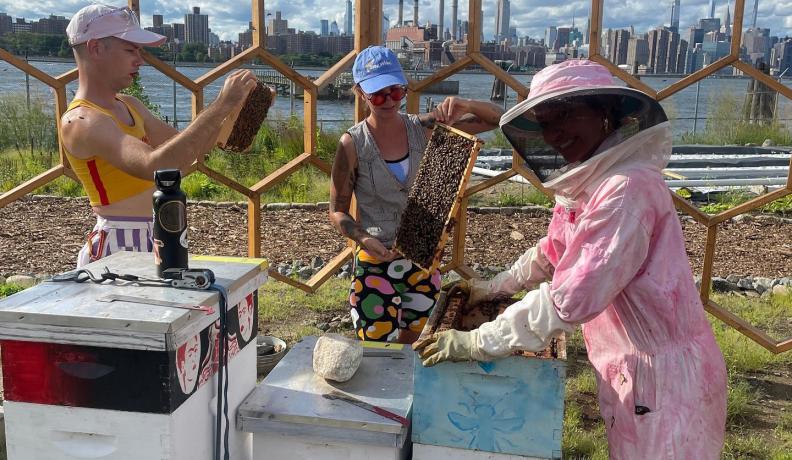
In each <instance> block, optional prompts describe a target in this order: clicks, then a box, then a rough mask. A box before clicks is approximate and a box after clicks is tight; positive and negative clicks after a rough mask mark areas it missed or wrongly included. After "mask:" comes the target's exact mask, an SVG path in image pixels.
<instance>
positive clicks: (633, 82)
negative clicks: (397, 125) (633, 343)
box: [0, 0, 792, 353]
mask: <svg viewBox="0 0 792 460" xmlns="http://www.w3.org/2000/svg"><path fill="white" fill-rule="evenodd" d="M128 3H129V7H130V8H132V9H133V10H135V11H137V12H138V13H139V12H140V4H139V0H128ZM355 8H356V11H357V12H358V14H356V15H355V46H354V50H353V51H352V52H350V53H349V54H348V55H347V56H345V57H344V58H343V59H341V60H340V61H339V62H337V63H336V64H335V65H333V66H332V67H331V68H330V69H328V70H327V71H326V72H325V73H324V74H323V75H321V76H320V77H319V78H317V79H316V80H315V81H311V80H309V79H308V78H306V77H304V76H303V75H301V74H299V73H298V72H296V71H295V70H294V69H292V68H291V67H289V66H288V65H286V64H284V63H283V62H282V61H280V60H279V59H278V58H277V57H276V56H273V55H272V54H270V53H269V52H267V51H266V47H265V46H264V40H265V37H264V35H263V34H262V31H263V30H264V1H263V0H252V17H253V21H252V22H253V46H252V47H250V48H248V49H247V50H245V51H244V52H243V53H241V54H239V55H237V56H235V57H234V58H232V59H231V60H229V61H228V62H225V63H223V64H222V65H220V66H218V67H216V68H214V69H211V70H210V71H209V72H207V73H206V74H204V75H203V76H201V77H199V78H198V79H196V80H191V79H189V78H187V77H186V76H184V75H183V74H181V73H180V72H178V71H177V70H176V69H175V68H173V67H171V66H169V65H168V64H166V63H164V62H162V61H161V60H159V59H157V58H156V57H154V56H152V55H150V54H147V53H145V52H144V53H143V57H144V59H145V61H146V62H147V63H148V64H150V65H151V66H152V67H154V68H156V69H157V70H159V71H160V72H162V73H163V74H165V75H166V76H167V77H168V78H170V79H172V80H175V81H176V82H177V83H179V84H180V85H182V86H183V87H185V88H187V89H188V90H189V91H190V92H191V93H192V115H193V118H194V117H195V116H196V115H197V114H198V113H199V112H200V111H201V110H202V109H203V106H204V89H205V88H206V86H207V85H208V84H209V83H211V82H213V81H215V80H216V79H218V78H220V77H221V76H223V75H225V74H226V73H228V72H230V71H232V70H234V69H235V68H237V67H239V66H240V65H242V64H243V63H245V62H247V61H250V60H252V59H260V60H261V61H263V62H266V63H267V64H269V65H270V66H272V67H273V68H274V69H275V70H277V71H278V72H280V73H282V74H283V75H285V76H286V77H287V78H289V79H290V80H291V81H293V82H295V83H296V84H297V85H299V86H301V87H302V88H303V93H304V101H305V110H304V119H303V123H304V126H305V134H304V137H303V144H304V148H303V151H304V153H302V154H301V155H298V156H297V157H296V158H294V159H292V160H291V161H289V162H288V163H286V164H285V165H283V166H282V167H280V168H279V169H278V170H276V171H274V172H273V173H272V174H270V175H268V176H266V177H264V178H262V179H261V180H260V181H259V182H258V183H256V184H254V185H253V186H251V187H246V186H244V185H242V184H240V183H238V182H236V181H235V180H233V179H231V178H229V177H226V176H225V175H223V174H222V173H220V172H217V171H214V170H212V169H210V168H209V167H208V166H206V165H205V164H204V163H203V161H198V162H196V163H194V164H193V165H192V167H191V168H190V169H189V171H187V173H188V174H189V173H191V172H194V171H200V172H201V173H203V174H205V175H206V176H208V177H209V178H211V179H212V180H214V181H216V182H218V183H220V184H223V185H225V186H227V187H229V188H231V189H232V190H235V191H237V192H239V193H241V194H242V195H244V196H245V197H247V200H248V254H249V255H250V256H252V257H257V256H259V255H260V254H261V194H262V193H264V192H266V191H267V190H269V189H271V188H272V187H273V186H275V185H277V184H279V183H280V182H282V181H283V180H285V179H286V178H287V177H289V175H291V174H292V173H293V172H294V171H296V170H298V169H299V168H301V167H303V166H306V165H311V166H314V167H316V168H318V169H320V170H321V171H324V172H325V173H327V174H329V173H330V165H329V164H327V163H326V162H324V161H323V160H321V159H320V158H319V157H318V156H317V155H316V125H317V111H316V104H317V94H318V90H319V88H321V87H323V86H324V85H326V84H328V83H330V82H331V81H333V80H334V79H335V77H336V76H337V75H338V74H339V73H341V72H342V71H343V70H345V69H347V68H348V67H349V66H351V64H352V62H353V61H354V59H355V56H356V55H357V53H358V52H359V51H361V50H362V49H364V48H366V47H367V46H369V45H373V44H380V42H381V36H382V24H381V21H380V18H381V17H382V0H355ZM603 9H604V0H592V2H591V15H590V20H591V21H590V23H591V26H590V30H589V34H590V40H589V43H590V49H589V53H590V57H589V59H591V60H592V61H596V62H599V63H601V64H603V65H605V66H606V67H607V68H608V69H609V70H610V71H611V73H613V75H614V76H616V77H618V78H619V79H621V80H623V81H624V82H625V83H626V84H628V85H629V86H631V87H634V88H637V89H640V90H642V91H644V92H646V93H647V94H649V95H650V96H652V97H653V98H655V99H656V100H658V101H659V100H663V99H665V98H667V97H669V96H671V95H673V94H676V93H677V92H679V91H680V90H682V89H684V88H686V87H688V86H690V85H693V84H695V83H697V82H698V81H700V80H702V79H703V78H705V77H707V76H709V75H712V74H713V73H715V72H717V71H718V70H721V69H722V68H725V67H728V66H732V67H735V68H737V69H739V70H740V71H742V72H743V73H744V74H746V75H748V76H751V77H753V78H754V79H756V80H759V81H760V82H762V83H763V84H765V85H767V86H768V87H770V88H772V89H773V90H775V91H777V92H778V93H780V94H782V95H783V96H784V97H786V98H788V99H792V89H790V88H789V87H787V86H785V85H783V84H782V83H780V82H778V81H776V80H774V79H772V78H770V77H769V76H768V75H765V74H763V73H762V72H760V71H759V70H757V69H754V68H753V67H752V66H750V65H749V64H746V63H744V62H741V61H740V60H739V51H740V46H741V42H742V34H741V33H739V34H734V37H733V42H732V46H731V52H730V54H729V55H728V56H726V57H724V58H722V59H720V60H718V61H716V62H714V63H713V64H711V65H710V66H708V67H705V68H703V69H701V70H699V71H696V72H695V73H693V74H691V75H688V76H686V77H684V78H682V79H681V80H679V81H677V82H675V83H674V84H672V85H670V86H668V87H667V88H663V89H662V90H660V91H655V90H654V89H652V88H650V87H649V86H647V85H646V84H645V83H643V82H641V81H640V80H639V79H637V78H635V77H634V76H632V75H630V74H628V73H626V72H625V71H623V70H622V69H619V68H618V67H617V66H615V65H613V64H612V63H611V62H610V61H608V60H607V59H606V57H604V56H603V55H602V54H601V49H600V42H599V37H600V35H601V31H602V13H603ZM744 11H745V0H736V2H735V5H734V25H733V30H736V31H741V30H742V23H743V17H744ZM468 18H469V21H470V24H471V27H470V34H469V36H468V44H467V56H465V57H464V58H462V59H460V60H458V61H457V62H455V63H454V64H452V65H450V66H448V67H444V68H443V69H441V70H439V71H437V72H435V73H434V74H432V75H430V76H428V77H427V78H424V79H422V80H410V81H409V89H410V92H409V93H408V97H407V109H408V111H409V112H411V113H417V112H418V108H419V101H420V96H421V91H423V90H424V89H426V88H427V87H429V86H430V85H432V84H433V83H436V82H438V81H441V80H444V79H446V78H448V77H449V76H451V75H454V74H455V73H457V72H459V71H461V70H463V69H465V68H467V67H468V66H470V65H473V64H476V65H479V66H480V67H482V68H483V69H485V70H487V71H488V72H490V73H491V74H492V75H493V76H496V77H498V78H499V79H501V80H503V81H504V82H505V83H506V85H508V86H509V87H510V88H512V89H513V90H514V91H515V92H516V93H517V94H518V97H519V99H520V100H523V99H525V97H527V95H528V88H527V87H526V86H525V85H523V84H522V83H520V82H519V81H517V80H516V79H515V78H514V77H512V76H511V75H509V74H508V73H507V72H506V71H504V70H503V69H501V68H500V67H499V66H497V65H496V64H495V63H494V62H492V61H491V60H489V59H488V58H487V57H485V56H484V55H483V54H481V52H480V42H481V28H480V27H479V24H480V23H481V20H482V17H481V0H470V1H469V13H468ZM0 59H2V60H4V61H6V62H8V63H10V64H11V65H13V66H14V67H17V68H18V69H20V70H22V71H23V72H25V73H27V74H29V75H31V76H33V77H34V78H37V79H38V80H40V81H41V82H43V83H44V84H46V85H47V86H49V87H51V88H52V89H53V91H54V94H55V107H56V117H57V121H56V123H57V125H60V117H61V115H62V114H63V113H64V112H65V111H66V106H67V104H66V84H67V83H69V82H71V81H73V80H75V79H76V78H77V70H76V69H74V70H71V71H69V72H67V73H64V74H63V75H60V76H58V77H52V76H50V75H47V74H46V73H44V72H42V71H40V70H38V69H36V68H35V67H33V66H31V65H30V64H28V63H26V62H25V61H23V60H21V59H19V58H17V57H15V56H13V55H12V54H10V53H8V52H7V51H5V50H3V49H0ZM365 115H366V113H365V104H364V103H363V101H361V100H360V99H357V100H356V102H355V121H360V120H362V119H363V118H364V117H365ZM58 127H59V126H58ZM59 142H60V139H59ZM512 157H513V161H512V168H511V169H509V170H508V171H505V172H503V173H501V174H499V175H497V176H495V177H492V178H490V179H487V180H485V181H483V182H481V183H479V184H476V185H474V186H470V187H469V188H467V190H465V192H464V193H463V195H462V205H461V206H460V209H459V212H458V213H457V216H456V221H457V227H456V231H455V232H454V240H453V244H452V250H451V255H452V258H451V261H450V262H449V263H448V264H447V265H446V266H444V267H443V268H442V269H443V271H449V270H454V271H456V272H458V273H459V274H460V275H462V276H463V277H466V278H470V277H474V276H476V274H475V272H474V271H473V269H471V268H470V267H469V266H468V265H466V264H465V233H466V227H467V205H468V200H469V198H470V197H471V196H472V195H473V194H475V193H478V192H481V191H483V190H486V189H488V188H490V187H492V186H494V185H496V184H498V183H500V182H502V181H504V180H507V179H509V178H511V177H513V176H516V175H520V176H523V177H524V178H526V179H527V180H528V181H529V182H530V183H531V184H532V185H534V186H535V187H536V188H537V189H539V190H541V191H543V192H544V193H546V194H548V195H549V193H548V191H547V190H545V189H544V188H543V187H542V184H541V182H540V181H539V179H538V178H537V177H536V176H535V175H534V174H533V172H531V171H530V170H529V169H528V168H527V167H526V166H525V164H524V163H523V162H522V160H521V159H520V158H519V156H518V155H516V153H513V155H512ZM64 175H65V176H67V177H70V178H71V179H73V180H76V177H75V175H74V173H73V172H72V170H71V168H70V166H69V164H68V161H67V159H66V157H65V155H64V151H63V145H62V143H61V144H60V164H59V165H57V166H55V167H53V168H52V169H50V170H48V171H46V172H44V173H41V174H39V175H38V176H36V177H34V178H33V179H31V180H29V181H27V182H25V183H23V184H21V185H19V186H17V187H15V188H14V189H12V190H10V191H8V192H5V193H3V194H2V195H0V207H3V206H6V205H7V204H9V203H11V202H12V201H15V200H17V199H19V198H21V197H22V196H24V195H26V194H28V193H30V192H31V191H33V190H35V189H36V188H38V187H41V186H42V185H45V184H47V183H49V182H51V181H53V180H55V179H57V178H58V177H60V176H64ZM669 192H670V191H669ZM789 194H792V177H788V178H787V185H786V187H785V188H782V189H779V190H776V191H773V192H771V193H767V194H765V195H762V196H759V197H757V198H755V199H753V200H751V201H749V202H747V203H744V204H742V205H739V206H737V207H735V208H732V209H729V210H727V211H724V212H721V213H720V214H717V215H712V216H711V215H708V214H706V213H704V212H702V211H700V210H699V209H698V208H696V207H695V206H694V205H693V204H692V203H690V202H689V201H687V200H685V199H684V198H682V197H680V196H679V195H677V194H676V193H671V195H672V197H673V200H674V203H675V204H676V206H677V208H678V209H679V210H680V211H682V212H684V213H686V214H688V215H690V216H691V217H692V218H693V219H695V220H696V221H697V222H698V223H700V224H702V225H703V226H704V227H705V228H706V231H707V246H706V251H705V255H704V264H703V267H704V269H703V274H702V283H701V286H702V287H701V298H702V301H703V303H704V306H705V308H706V310H707V311H708V312H710V313H711V314H712V315H714V316H716V317H717V318H719V319H720V320H721V321H723V322H725V323H726V324H728V325H730V326H732V327H734V328H735V329H737V330H738V331H739V332H741V333H742V334H744V335H746V336H747V337H749V338H750V339H751V340H753V341H755V342H756V343H758V344H759V345H761V346H763V347H764V348H766V349H768V350H770V351H771V352H773V353H781V352H784V351H788V350H791V349H792V337H790V338H786V339H783V340H781V341H776V340H774V339H773V338H772V337H770V336H769V335H767V334H766V333H765V332H763V331H761V330H760V329H758V328H756V327H755V326H753V325H751V324H749V323H748V322H747V321H745V320H743V319H742V318H740V317H738V316H736V315H734V314H733V313H731V312H729V311H727V310H726V309H724V308H722V307H721V306H720V305H718V304H717V303H715V302H714V301H712V300H711V299H710V292H711V288H710V284H711V280H712V265H713V259H714V252H715V246H716V244H717V227H718V224H720V223H722V222H724V221H726V220H728V219H730V218H732V217H734V216H737V215H739V214H742V213H745V212H749V211H752V210H754V209H756V208H758V207H760V206H762V205H764V204H767V203H769V202H771V201H774V200H777V199H779V198H782V197H784V196H786V195H789ZM352 252H353V247H352V245H351V243H350V245H349V246H348V247H347V248H345V249H344V250H343V251H341V252H340V253H339V254H338V255H336V256H335V257H334V258H333V259H332V260H331V261H330V262H329V263H328V264H327V265H326V266H325V267H324V268H323V269H322V270H321V271H319V272H318V273H316V274H315V275H314V276H313V277H312V278H311V279H310V280H308V281H307V282H306V283H302V282H300V281H297V280H294V279H292V278H289V277H285V276H282V275H280V274H279V273H277V272H276V271H274V270H273V271H271V272H270V273H271V276H272V277H273V278H275V279H277V280H279V281H282V282H285V283H288V284H290V285H292V286H295V287H297V288H299V289H302V290H304V291H306V292H309V293H311V292H315V291H316V289H317V288H318V287H319V286H321V285H322V284H323V283H324V282H325V281H326V280H327V279H328V278H329V277H330V276H332V274H333V273H334V272H335V271H337V270H338V269H339V268H340V267H341V266H342V265H343V264H344V263H346V261H348V260H349V259H350V258H351V257H352Z"/></svg>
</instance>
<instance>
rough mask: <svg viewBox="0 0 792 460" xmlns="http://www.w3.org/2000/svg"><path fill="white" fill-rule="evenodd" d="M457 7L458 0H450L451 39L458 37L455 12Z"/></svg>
mask: <svg viewBox="0 0 792 460" xmlns="http://www.w3.org/2000/svg"><path fill="white" fill-rule="evenodd" d="M458 9H459V0H451V40H457V39H458V38H459V35H458V33H459V30H457V22H459V21H458V20H457V19H458V18H457V13H458V11H457V10H458Z"/></svg>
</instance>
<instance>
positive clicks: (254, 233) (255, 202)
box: [247, 195, 261, 257]
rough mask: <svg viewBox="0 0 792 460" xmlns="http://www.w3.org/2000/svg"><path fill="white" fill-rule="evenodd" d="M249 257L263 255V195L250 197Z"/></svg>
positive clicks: (248, 222) (248, 220)
mask: <svg viewBox="0 0 792 460" xmlns="http://www.w3.org/2000/svg"><path fill="white" fill-rule="evenodd" d="M247 214H248V218H247V226H248V228H247V234H248V257H261V197H260V196H258V195H256V196H249V197H248V213H247Z"/></svg>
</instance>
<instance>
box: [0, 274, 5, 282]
mask: <svg viewBox="0 0 792 460" xmlns="http://www.w3.org/2000/svg"><path fill="white" fill-rule="evenodd" d="M5 282H6V279H5V276H3V275H0V284H5Z"/></svg>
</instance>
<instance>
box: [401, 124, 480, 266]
mask: <svg viewBox="0 0 792 460" xmlns="http://www.w3.org/2000/svg"><path fill="white" fill-rule="evenodd" d="M482 143H483V142H482V141H481V140H480V139H478V138H476V137H475V136H472V135H470V134H468V133H466V132H464V131H460V130H458V129H455V128H452V127H450V126H446V125H443V124H440V123H436V124H435V129H434V131H433V132H432V137H431V139H429V143H428V144H427V146H426V150H425V151H424V156H423V158H422V159H421V164H420V166H419V168H418V173H417V174H416V176H415V182H414V183H413V186H412V188H411V189H410V194H409V195H408V197H407V206H406V208H405V210H404V213H403V214H402V216H401V220H400V222H399V228H398V229H397V230H396V242H395V243H394V248H395V249H396V250H397V251H398V252H399V253H401V254H402V255H403V256H404V257H405V258H407V259H410V260H411V261H412V262H413V263H415V264H416V265H418V266H419V267H421V268H423V269H426V270H429V271H434V270H435V269H436V268H437V267H438V266H439V265H440V260H441V259H442V256H443V248H444V247H445V243H446V241H447V240H448V235H449V234H450V232H451V230H452V229H453V228H454V224H455V222H454V220H453V216H454V215H455V214H456V212H457V210H458V209H459V206H460V204H461V197H462V194H463V192H464V190H465V185H466V184H467V181H468V179H469V178H470V174H471V173H472V172H473V165H474V164H475V163H476V156H477V155H478V152H479V149H480V148H481V144H482Z"/></svg>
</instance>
